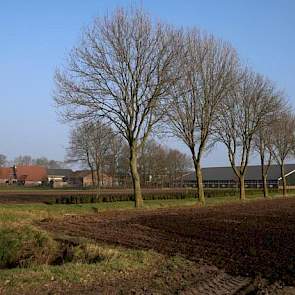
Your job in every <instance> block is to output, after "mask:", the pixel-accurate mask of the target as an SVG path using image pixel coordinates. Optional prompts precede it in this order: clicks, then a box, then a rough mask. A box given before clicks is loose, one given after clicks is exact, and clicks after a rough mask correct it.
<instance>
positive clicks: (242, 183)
mask: <svg viewBox="0 0 295 295" xmlns="http://www.w3.org/2000/svg"><path fill="white" fill-rule="evenodd" d="M239 185H240V200H242V201H245V200H246V193H245V176H244V175H240V176H239Z"/></svg>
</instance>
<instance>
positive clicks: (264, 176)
mask: <svg viewBox="0 0 295 295" xmlns="http://www.w3.org/2000/svg"><path fill="white" fill-rule="evenodd" d="M260 160H261V179H262V187H263V196H264V197H265V198H267V197H268V188H267V179H266V174H265V166H264V157H263V156H261V155H260Z"/></svg>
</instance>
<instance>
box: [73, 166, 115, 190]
mask: <svg viewBox="0 0 295 295" xmlns="http://www.w3.org/2000/svg"><path fill="white" fill-rule="evenodd" d="M100 178H101V181H100V185H101V186H104V187H110V186H112V184H113V178H112V177H111V176H109V175H107V174H104V173H102V174H101V176H100ZM94 182H95V183H94V184H96V174H95V172H94ZM69 183H70V184H71V185H73V186H78V187H89V186H93V181H92V173H91V171H90V170H81V171H75V172H73V173H72V174H71V176H70V179H69Z"/></svg>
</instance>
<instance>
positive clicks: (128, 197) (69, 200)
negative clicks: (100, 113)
mask: <svg viewBox="0 0 295 295" xmlns="http://www.w3.org/2000/svg"><path fill="white" fill-rule="evenodd" d="M236 195H238V192H237V190H231V189H222V190H214V189H212V190H205V197H206V198H215V197H228V196H236ZM195 196H196V192H195V190H187V191H175V192H171V191H163V192H149V193H143V199H144V200H172V199H174V200H177V199H178V200H180V199H191V198H195ZM117 201H134V196H133V194H132V193H116V194H112V195H111V194H101V195H100V196H98V197H97V196H96V195H89V194H85V195H83V194H81V195H69V196H60V197H56V199H55V203H56V204H81V203H97V202H117Z"/></svg>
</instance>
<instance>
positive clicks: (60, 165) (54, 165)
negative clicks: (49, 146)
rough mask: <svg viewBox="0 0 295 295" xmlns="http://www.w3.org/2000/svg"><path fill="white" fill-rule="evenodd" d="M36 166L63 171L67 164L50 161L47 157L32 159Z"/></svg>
mask: <svg viewBox="0 0 295 295" xmlns="http://www.w3.org/2000/svg"><path fill="white" fill-rule="evenodd" d="M32 163H33V164H34V165H39V166H44V167H47V168H49V169H62V168H65V167H66V164H65V163H64V162H62V161H56V160H49V159H47V158H46V157H40V158H36V159H32Z"/></svg>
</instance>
